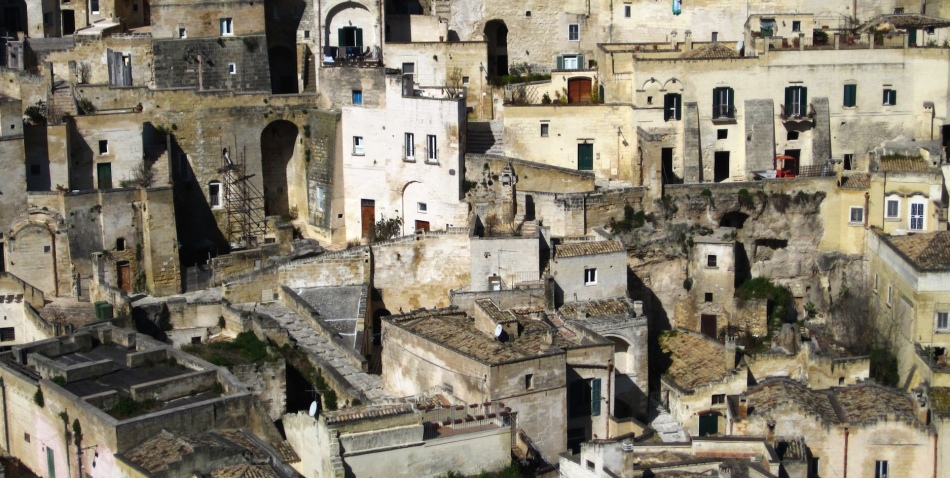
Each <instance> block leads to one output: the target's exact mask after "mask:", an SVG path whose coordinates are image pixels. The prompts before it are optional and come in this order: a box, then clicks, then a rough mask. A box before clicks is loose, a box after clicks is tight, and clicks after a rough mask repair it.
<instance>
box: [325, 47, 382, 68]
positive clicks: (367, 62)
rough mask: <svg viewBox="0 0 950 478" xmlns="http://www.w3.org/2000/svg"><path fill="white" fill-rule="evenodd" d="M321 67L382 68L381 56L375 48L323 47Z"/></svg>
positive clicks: (377, 48)
mask: <svg viewBox="0 0 950 478" xmlns="http://www.w3.org/2000/svg"><path fill="white" fill-rule="evenodd" d="M322 63H323V66H324V67H334V66H358V67H359V66H361V67H378V66H382V64H383V62H382V55H381V54H380V51H379V47H377V46H367V47H359V46H346V47H336V46H325V47H323V62H322Z"/></svg>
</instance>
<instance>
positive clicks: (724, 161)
mask: <svg viewBox="0 0 950 478" xmlns="http://www.w3.org/2000/svg"><path fill="white" fill-rule="evenodd" d="M713 161H714V163H713V181H715V182H717V183H721V182H723V181H725V180H727V179H729V151H716V154H715V156H714V158H713Z"/></svg>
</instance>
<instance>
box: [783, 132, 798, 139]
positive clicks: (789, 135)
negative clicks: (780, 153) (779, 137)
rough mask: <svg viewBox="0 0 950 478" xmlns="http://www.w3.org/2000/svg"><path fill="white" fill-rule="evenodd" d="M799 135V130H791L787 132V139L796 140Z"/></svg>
mask: <svg viewBox="0 0 950 478" xmlns="http://www.w3.org/2000/svg"><path fill="white" fill-rule="evenodd" d="M798 136H799V132H798V131H789V132H788V133H786V134H785V139H786V140H787V141H795V140H797V139H798Z"/></svg>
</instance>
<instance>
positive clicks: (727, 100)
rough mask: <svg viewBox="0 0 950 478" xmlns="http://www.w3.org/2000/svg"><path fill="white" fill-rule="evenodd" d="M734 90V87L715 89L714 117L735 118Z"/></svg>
mask: <svg viewBox="0 0 950 478" xmlns="http://www.w3.org/2000/svg"><path fill="white" fill-rule="evenodd" d="M733 96H734V92H733V90H732V88H729V87H720V88H714V89H713V119H732V118H735V116H736V115H735V105H734V103H733V101H734V99H733Z"/></svg>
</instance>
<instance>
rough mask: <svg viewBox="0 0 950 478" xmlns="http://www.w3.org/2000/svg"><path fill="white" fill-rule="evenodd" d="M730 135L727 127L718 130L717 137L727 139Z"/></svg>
mask: <svg viewBox="0 0 950 478" xmlns="http://www.w3.org/2000/svg"><path fill="white" fill-rule="evenodd" d="M728 137H729V130H727V129H717V130H716V139H726V138H728Z"/></svg>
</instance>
